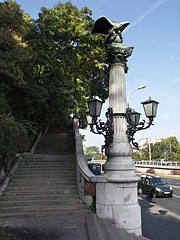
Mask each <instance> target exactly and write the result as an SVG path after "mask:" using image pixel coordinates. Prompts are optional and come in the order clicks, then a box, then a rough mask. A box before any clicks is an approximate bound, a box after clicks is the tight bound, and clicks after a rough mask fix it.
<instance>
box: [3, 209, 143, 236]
mask: <svg viewBox="0 0 180 240" xmlns="http://www.w3.org/2000/svg"><path fill="white" fill-rule="evenodd" d="M0 239H1V240H118V239H119V240H145V239H147V238H144V237H137V236H136V235H134V234H129V233H127V232H126V231H125V230H120V229H117V228H116V227H115V225H113V224H112V223H111V222H110V221H108V220H104V219H100V218H97V217H96V215H95V214H93V213H91V212H89V213H87V212H86V213H84V212H82V213H72V214H61V215H59V216H57V215H56V216H45V217H12V218H4V219H3V218H2V219H1V220H0Z"/></svg>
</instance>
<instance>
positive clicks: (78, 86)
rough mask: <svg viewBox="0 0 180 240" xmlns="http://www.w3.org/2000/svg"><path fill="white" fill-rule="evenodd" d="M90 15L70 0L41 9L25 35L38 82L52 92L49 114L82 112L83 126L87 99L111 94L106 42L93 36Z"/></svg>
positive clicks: (88, 11)
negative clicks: (104, 46)
mask: <svg viewBox="0 0 180 240" xmlns="http://www.w3.org/2000/svg"><path fill="white" fill-rule="evenodd" d="M90 15H91V11H90V10H88V9H87V8H83V9H82V10H80V11H79V10H78V9H77V8H76V7H75V6H73V5H72V4H71V3H70V2H67V3H65V4H61V3H59V4H58V5H56V6H55V7H54V8H52V9H46V8H42V9H41V13H40V14H39V18H38V19H37V20H35V21H33V24H32V25H31V28H30V31H29V32H28V33H27V34H26V37H25V40H26V41H27V44H28V45H29V46H30V47H31V49H32V59H33V63H34V72H35V74H36V82H37V83H39V84H41V86H43V87H44V88H45V89H47V90H48V93H49V101H48V106H49V112H50V115H51V114H52V115H53V116H54V115H55V114H57V115H58V116H62V115H63V117H65V116H68V115H69V114H70V113H72V112H73V113H79V115H80V116H81V121H80V122H81V125H82V126H85V124H84V123H85V121H84V120H85V112H86V111H87V107H86V100H87V99H88V98H89V97H92V96H99V97H100V98H101V99H103V100H104V99H106V98H107V97H108V77H107V66H106V64H105V63H104V62H103V59H102V57H101V55H103V54H104V48H103V41H102V39H101V38H100V37H97V36H96V37H95V36H92V35H91V33H90V31H91V29H92V25H93V20H92V19H91V17H90Z"/></svg>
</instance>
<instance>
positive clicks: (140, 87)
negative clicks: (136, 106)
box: [127, 85, 146, 108]
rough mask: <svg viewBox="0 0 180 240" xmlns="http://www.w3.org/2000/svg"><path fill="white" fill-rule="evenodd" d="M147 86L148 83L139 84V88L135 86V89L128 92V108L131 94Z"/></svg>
mask: <svg viewBox="0 0 180 240" xmlns="http://www.w3.org/2000/svg"><path fill="white" fill-rule="evenodd" d="M145 87H146V85H142V86H139V87H138V88H135V89H133V90H131V91H130V92H129V93H128V95H127V108H129V98H130V95H131V94H132V93H133V92H135V91H138V90H141V89H143V88H145Z"/></svg>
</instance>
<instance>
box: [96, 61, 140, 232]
mask: <svg viewBox="0 0 180 240" xmlns="http://www.w3.org/2000/svg"><path fill="white" fill-rule="evenodd" d="M126 104H127V103H126V83H125V72H124V65H123V64H121V63H115V64H112V65H111V66H110V77H109V107H110V108H112V109H113V114H114V117H113V126H114V135H113V142H112V143H111V144H110V146H109V148H108V151H107V157H108V159H107V162H106V164H105V179H106V181H107V182H104V183H98V184H97V189H96V194H97V199H96V212H97V215H98V216H99V217H102V218H107V219H111V221H112V222H114V223H115V224H116V226H117V227H119V228H121V229H125V230H127V231H128V232H130V233H135V234H136V235H138V236H139V235H141V234H142V232H141V211H140V207H139V205H138V201H137V181H138V179H137V177H136V175H135V167H134V164H133V162H132V148H131V145H130V144H129V142H128V138H127V135H126V130H127V119H126V116H125V113H126Z"/></svg>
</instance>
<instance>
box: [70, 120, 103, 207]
mask: <svg viewBox="0 0 180 240" xmlns="http://www.w3.org/2000/svg"><path fill="white" fill-rule="evenodd" d="M74 133H75V141H76V169H77V187H78V192H79V195H80V197H81V198H82V200H83V201H84V202H85V203H86V204H87V205H88V206H90V205H91V204H95V201H96V184H97V183H101V182H105V178H104V177H103V176H96V175H94V174H93V173H92V172H91V171H90V170H89V168H88V164H87V160H86V157H85V155H84V150H83V145H82V135H81V134H80V133H79V126H78V120H77V121H76V119H74Z"/></svg>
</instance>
